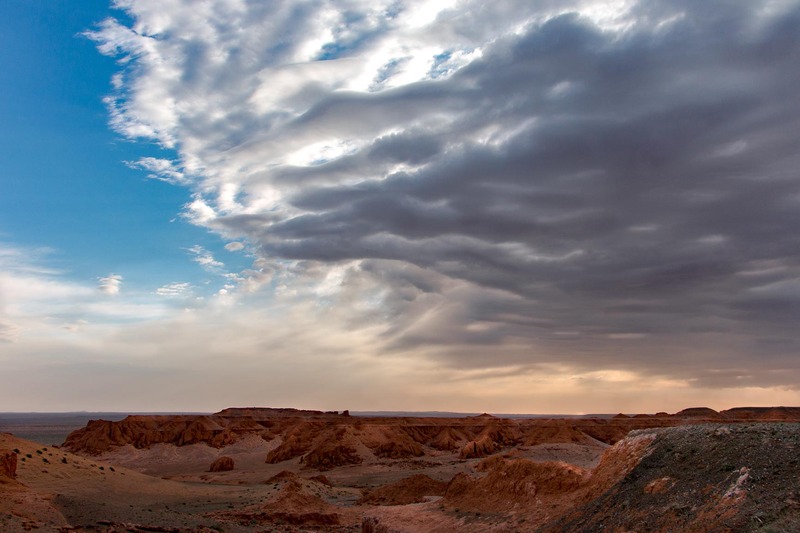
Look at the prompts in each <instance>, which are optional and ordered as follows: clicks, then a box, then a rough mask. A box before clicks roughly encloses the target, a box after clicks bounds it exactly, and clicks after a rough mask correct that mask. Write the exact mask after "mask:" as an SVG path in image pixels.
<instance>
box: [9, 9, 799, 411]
mask: <svg viewBox="0 0 800 533" xmlns="http://www.w3.org/2000/svg"><path fill="white" fill-rule="evenodd" d="M0 35H1V36H2V37H0V39H2V41H0V368H2V369H3V370H2V372H0V376H1V377H2V381H3V385H2V387H0V411H71V410H89V411H92V410H95V411H100V410H102V411H113V410H117V411H181V410H183V411H213V410H218V409H222V408H224V407H228V406H248V405H250V406H252V405H260V406H274V407H278V406H293V407H299V408H311V409H353V410H425V411H430V410H446V411H458V412H483V411H487V412H495V413H565V414H566V413H598V412H604V413H614V412H656V411H671V412H675V411H677V410H680V409H682V408H685V407H690V406H699V405H705V406H709V407H712V408H716V409H725V408H730V407H733V406H743V405H800V330H799V329H798V324H799V323H800V232H799V231H798V228H800V171H799V170H798V169H800V91H798V90H797V87H798V86H800V2H798V1H796V0H795V1H786V0H760V1H753V0H741V1H718V0H708V1H704V2H696V1H692V0H683V1H681V0H674V1H669V2H667V1H663V2H662V1H635V0H613V1H612V0H608V1H596V0H560V1H553V0H539V1H537V2H517V1H506V0H496V1H493V2H482V1H469V0H463V1H461V0H453V1H449V2H445V1H441V0H439V1H423V0H418V1H411V0H370V1H361V0H341V1H334V0H315V1H298V0H286V1H281V0H275V1H271V2H261V1H248V0H206V1H202V2H199V1H190V0H115V1H112V2H110V3H109V2H106V1H101V0H87V1H81V2H71V1H67V0H51V1H45V0H4V1H3V2H0Z"/></svg>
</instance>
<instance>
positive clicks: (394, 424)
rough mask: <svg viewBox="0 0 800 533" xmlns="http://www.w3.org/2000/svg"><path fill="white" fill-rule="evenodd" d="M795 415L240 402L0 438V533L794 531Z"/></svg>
mask: <svg viewBox="0 0 800 533" xmlns="http://www.w3.org/2000/svg"><path fill="white" fill-rule="evenodd" d="M798 421H800V408H769V409H767V408H740V409H732V410H728V411H722V412H716V411H713V410H710V409H704V408H696V409H687V410H684V411H681V412H680V413H676V414H674V415H668V414H666V413H659V414H658V415H638V416H625V415H618V416H616V417H613V418H571V419H514V420H511V419H503V418H496V417H492V416H490V415H481V416H476V417H464V418H408V417H385V418H366V417H365V418H362V417H353V416H349V415H347V413H344V414H339V413H322V412H316V411H297V410H291V409H257V408H248V409H226V410H224V411H221V412H220V413H217V414H215V415H209V416H205V415H183V416H142V415H139V416H130V417H128V418H126V419H124V420H120V421H116V422H111V421H101V420H97V421H91V422H90V423H89V424H87V426H86V427H85V428H83V429H81V430H78V431H76V432H73V433H72V434H70V436H69V437H68V438H67V440H66V442H65V443H64V444H63V445H62V446H60V447H53V446H49V447H46V446H42V445H41V444H37V443H33V442H30V441H26V440H23V439H19V438H17V437H15V436H13V435H11V434H8V433H0V459H2V461H1V462H0V465H2V468H0V531H23V530H31V529H36V530H38V531H231V532H238V531H265V532H266V531H375V532H380V531H383V532H388V531H397V532H401V531H405V532H417V531H419V532H434V531H475V532H478V531H548V532H554V531H619V532H623V531H626V532H630V531H765V532H766V531H793V530H800V465H798V460H797V456H798V455H800V454H799V453H798V445H800V424H798Z"/></svg>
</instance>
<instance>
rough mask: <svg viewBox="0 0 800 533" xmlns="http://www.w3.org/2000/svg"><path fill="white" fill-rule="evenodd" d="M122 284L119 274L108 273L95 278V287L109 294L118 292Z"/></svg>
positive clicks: (112, 294)
mask: <svg viewBox="0 0 800 533" xmlns="http://www.w3.org/2000/svg"><path fill="white" fill-rule="evenodd" d="M121 286H122V276H120V275H119V274H109V275H108V276H105V277H102V278H97V288H98V289H99V290H100V292H102V293H105V294H109V295H111V296H114V295H117V294H119V291H120V287H121Z"/></svg>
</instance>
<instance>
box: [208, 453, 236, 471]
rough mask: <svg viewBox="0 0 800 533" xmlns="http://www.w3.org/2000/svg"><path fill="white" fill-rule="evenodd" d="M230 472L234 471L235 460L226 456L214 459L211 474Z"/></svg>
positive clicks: (209, 469)
mask: <svg viewBox="0 0 800 533" xmlns="http://www.w3.org/2000/svg"><path fill="white" fill-rule="evenodd" d="M230 470H233V459H232V458H231V457H227V456H225V455H223V456H222V457H217V458H216V459H214V462H213V463H211V466H210V467H209V468H208V471H209V472H228V471H230Z"/></svg>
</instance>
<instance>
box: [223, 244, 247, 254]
mask: <svg viewBox="0 0 800 533" xmlns="http://www.w3.org/2000/svg"><path fill="white" fill-rule="evenodd" d="M225 249H226V250H228V251H229V252H238V251H239V250H243V249H244V244H242V243H240V242H229V243H228V244H226V245H225Z"/></svg>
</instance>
